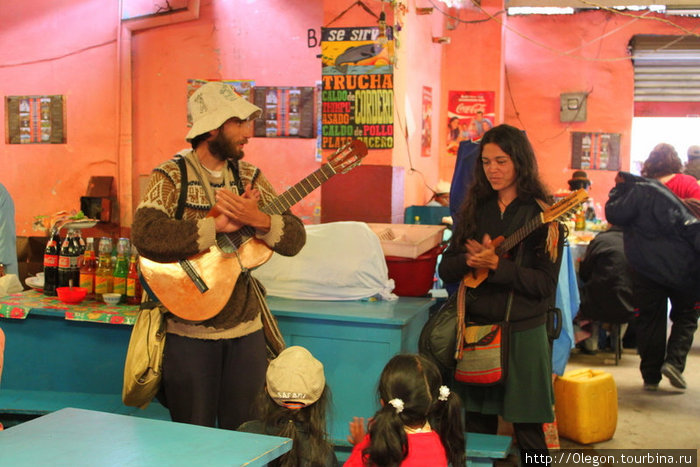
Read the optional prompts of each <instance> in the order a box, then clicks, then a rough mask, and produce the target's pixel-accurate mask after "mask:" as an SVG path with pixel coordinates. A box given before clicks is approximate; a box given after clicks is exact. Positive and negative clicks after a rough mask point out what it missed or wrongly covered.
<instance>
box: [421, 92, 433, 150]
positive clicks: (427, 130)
mask: <svg viewBox="0 0 700 467" xmlns="http://www.w3.org/2000/svg"><path fill="white" fill-rule="evenodd" d="M422 95H423V99H422V105H421V109H422V110H421V129H420V134H421V138H420V155H421V156H423V157H430V145H431V144H432V142H433V127H432V120H433V88H431V87H429V86H423V93H422Z"/></svg>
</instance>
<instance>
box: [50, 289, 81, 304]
mask: <svg viewBox="0 0 700 467" xmlns="http://www.w3.org/2000/svg"><path fill="white" fill-rule="evenodd" d="M56 293H57V294H58V299H59V300H61V301H62V302H63V303H69V304H75V303H80V302H82V301H83V299H84V298H85V296H86V295H87V289H86V288H84V287H72V288H71V287H57V288H56Z"/></svg>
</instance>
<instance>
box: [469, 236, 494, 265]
mask: <svg viewBox="0 0 700 467" xmlns="http://www.w3.org/2000/svg"><path fill="white" fill-rule="evenodd" d="M465 246H466V248H467V254H466V257H467V266H469V267H472V268H475V269H491V270H494V271H495V270H496V269H497V268H498V255H497V254H496V248H495V247H494V246H493V244H492V242H491V237H490V236H489V234H485V235H484V239H483V241H482V242H481V243H479V242H477V241H476V240H472V239H469V240H467V242H466V244H465Z"/></svg>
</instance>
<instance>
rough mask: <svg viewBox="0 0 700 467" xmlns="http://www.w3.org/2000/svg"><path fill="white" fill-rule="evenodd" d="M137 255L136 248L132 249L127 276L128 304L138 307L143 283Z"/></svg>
mask: <svg viewBox="0 0 700 467" xmlns="http://www.w3.org/2000/svg"><path fill="white" fill-rule="evenodd" d="M136 260H137V253H136V249H135V248H133V247H132V248H131V258H129V272H128V273H127V274H126V303H128V304H129V305H138V304H139V303H141V293H142V289H141V281H140V280H139V272H138V269H137V267H136Z"/></svg>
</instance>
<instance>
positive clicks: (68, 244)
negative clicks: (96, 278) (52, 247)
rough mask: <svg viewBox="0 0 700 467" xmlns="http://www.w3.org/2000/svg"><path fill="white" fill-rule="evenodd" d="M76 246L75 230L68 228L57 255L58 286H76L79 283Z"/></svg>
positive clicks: (77, 246)
mask: <svg viewBox="0 0 700 467" xmlns="http://www.w3.org/2000/svg"><path fill="white" fill-rule="evenodd" d="M78 248H79V245H78V240H77V237H76V232H75V230H69V231H68V233H67V234H66V238H64V239H63V243H62V244H61V250H60V253H59V255H58V287H69V286H74V287H77V286H78V284H79V283H80V270H79V269H78Z"/></svg>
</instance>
